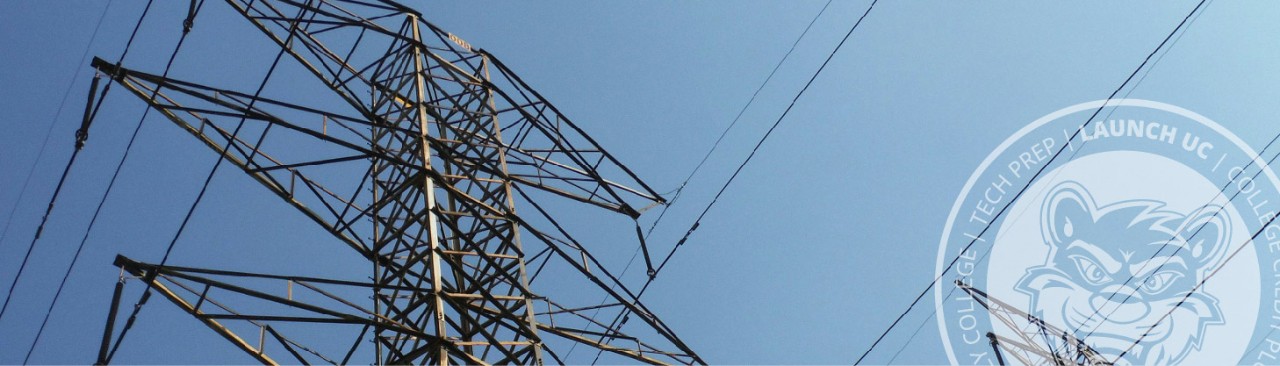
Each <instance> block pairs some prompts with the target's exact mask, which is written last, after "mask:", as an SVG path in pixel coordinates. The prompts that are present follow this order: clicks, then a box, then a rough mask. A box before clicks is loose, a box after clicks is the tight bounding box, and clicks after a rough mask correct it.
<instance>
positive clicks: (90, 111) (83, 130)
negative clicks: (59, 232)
mask: <svg viewBox="0 0 1280 366" xmlns="http://www.w3.org/2000/svg"><path fill="white" fill-rule="evenodd" d="M154 2H155V0H148V1H147V5H146V7H144V8H143V10H142V15H141V16H139V17H138V22H137V24H135V25H134V26H133V32H132V33H130V34H129V40H128V41H127V42H125V46H124V51H123V52H121V54H120V60H121V61H124V59H125V57H126V56H128V55H129V50H130V49H131V48H132V47H133V41H134V39H136V38H137V36H138V29H140V28H141V27H142V21H143V20H144V19H146V17H147V13H149V12H150V11H151V5H152V3H154ZM110 91H111V83H107V85H106V86H104V87H103V89H102V94H101V95H99V96H98V98H97V103H96V104H95V103H93V102H92V101H91V102H90V103H89V104H91V105H92V107H86V110H85V114H86V116H85V118H84V119H83V120H82V121H81V127H80V130H78V131H76V145H75V146H76V148H75V150H74V151H72V153H71V158H70V159H68V161H67V165H66V167H65V168H63V170H62V175H61V176H60V177H59V178H58V184H57V186H56V188H54V191H53V195H52V196H51V197H50V198H49V205H48V206H47V207H46V208H45V212H44V216H43V217H41V219H40V225H39V226H37V227H36V232H35V235H34V236H33V237H32V238H31V242H30V243H29V244H28V245H27V253H26V254H25V255H23V257H22V264H20V265H19V266H18V273H17V274H15V275H14V276H13V282H12V283H11V284H10V285H9V290H8V294H6V295H5V299H4V305H0V319H3V318H4V314H5V311H7V310H8V309H9V302H10V301H12V300H13V293H14V290H15V288H17V287H18V282H19V280H21V279H22V273H23V272H24V271H25V270H26V268H27V263H28V262H30V260H31V253H32V252H33V251H34V250H35V247H36V243H37V242H39V241H40V235H41V234H42V233H43V232H44V227H45V225H46V224H47V223H48V221H49V214H50V213H52V212H53V207H54V204H55V203H56V202H57V201H58V195H59V194H61V193H62V186H63V184H64V183H66V180H67V176H68V175H69V174H70V172H71V166H72V165H74V163H75V161H76V157H77V156H78V155H79V153H80V150H81V148H83V147H84V142H85V140H87V139H88V137H89V134H88V133H89V132H88V128H89V126H88V124H89V122H91V121H93V119H94V118H95V117H97V114H98V110H99V109H100V108H101V107H102V101H103V100H105V99H106V98H107V94H108V93H109V92H110Z"/></svg>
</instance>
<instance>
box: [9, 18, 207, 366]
mask: <svg viewBox="0 0 1280 366" xmlns="http://www.w3.org/2000/svg"><path fill="white" fill-rule="evenodd" d="M203 7H204V0H200V1H199V3H198V4H197V3H196V2H194V1H193V2H192V8H191V10H190V12H188V15H187V19H186V20H184V21H183V28H182V29H183V31H182V36H181V37H179V38H178V44H177V45H176V46H174V48H173V52H172V53H170V55H169V61H168V62H167V63H165V67H164V72H163V73H162V74H161V77H162V78H167V77H168V76H169V71H170V70H171V69H172V68H173V63H174V60H176V59H177V57H178V51H180V50H181V49H182V45H183V44H184V43H185V42H186V39H187V35H188V34H189V33H190V32H191V29H192V27H193V26H194V24H195V17H196V14H198V13H199V12H200V9H201V8H203ZM95 82H96V80H95ZM160 89H161V88H160V87H159V86H157V87H156V89H155V90H153V91H152V92H151V97H150V98H149V100H150V101H152V102H154V101H155V98H156V96H157V95H159V93H160ZM150 113H151V108H147V109H145V110H143V112H142V117H140V118H139V119H138V124H137V125H136V126H135V127H134V128H133V134H131V135H130V136H129V142H128V144H126V145H125V148H124V154H123V155H122V156H121V157H120V161H119V162H117V163H116V167H115V171H114V172H113V173H111V179H110V180H109V181H108V182H107V189H106V190H105V191H104V192H103V193H102V197H101V198H100V199H99V200H98V206H97V207H96V208H94V210H93V216H92V217H91V218H90V219H89V226H88V227H87V228H85V232H84V236H82V237H81V238H80V244H79V246H77V247H76V251H75V254H74V255H73V256H72V257H71V263H70V264H69V265H67V270H66V272H65V273H63V275H62V280H61V281H60V282H59V283H58V289H57V291H55V292H54V294H53V300H52V301H50V303H49V307H48V308H47V309H45V313H44V320H42V321H41V322H40V328H39V330H37V331H36V336H35V339H33V340H32V341H31V346H30V347H29V348H27V355H26V357H25V358H24V359H23V360H22V363H23V364H27V363H29V362H30V360H31V355H32V354H33V353H34V352H35V349H36V346H37V345H38V344H39V343H40V337H41V336H43V335H44V330H45V327H46V326H47V325H48V324H49V318H50V317H51V316H52V315H53V309H54V308H55V307H56V306H57V305H58V300H59V299H61V298H62V290H63V289H64V288H65V287H66V285H67V279H68V278H70V277H71V273H72V271H73V270H75V267H76V264H77V263H79V260H80V254H81V253H82V252H83V251H84V247H85V243H87V242H88V241H89V235H90V234H92V233H93V228H94V227H95V226H96V225H97V223H98V216H99V215H100V214H101V213H102V207H103V206H104V205H105V204H106V202H107V197H109V196H110V195H111V192H112V190H113V189H114V188H115V185H116V179H117V178H119V177H120V171H121V170H122V168H123V167H124V163H125V162H126V161H128V160H129V152H130V151H132V150H133V144H134V142H136V141H137V139H138V133H139V132H140V131H142V126H143V125H144V124H145V123H146V120H147V115H148V114H150Z"/></svg>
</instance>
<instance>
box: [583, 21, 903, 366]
mask: <svg viewBox="0 0 1280 366" xmlns="http://www.w3.org/2000/svg"><path fill="white" fill-rule="evenodd" d="M877 2H879V0H872V1H871V4H870V5H868V6H867V9H866V10H865V11H863V12H862V15H861V16H859V17H858V20H857V21H855V22H854V23H853V26H851V27H849V31H848V32H845V34H844V37H842V38H840V42H839V43H837V44H836V46H835V48H833V49H832V50H831V53H829V54H828V55H827V58H826V59H825V60H823V61H822V64H821V65H820V66H818V69H817V70H815V71H814V72H813V76H810V77H809V81H808V82H805V84H804V87H802V88H800V91H799V92H796V95H795V96H794V97H792V98H791V103H790V104H788V105H787V108H786V109H784V110H783V111H782V114H780V115H778V118H777V120H775V121H774V122H773V125H771V126H769V129H768V130H767V131H765V133H764V135H763V136H760V140H759V141H757V142H756V144H755V146H754V147H752V148H751V153H749V154H747V157H746V158H745V159H743V160H742V163H739V164H738V167H737V168H736V169H734V171H733V174H732V175H730V176H729V179H728V180H726V181H725V182H724V185H721V186H720V189H719V190H718V191H717V192H716V194H715V196H714V197H712V199H711V202H708V203H707V205H706V206H705V207H703V209H702V212H701V213H699V214H698V217H697V218H696V219H694V220H693V224H691V225H690V226H689V229H688V230H686V231H685V234H684V236H683V237H681V238H680V240H679V241H677V242H676V245H675V246H673V247H672V248H671V250H670V251H668V252H667V255H666V257H664V258H663V259H662V262H660V263H659V264H658V267H657V268H656V269H655V270H654V273H653V275H652V276H649V278H648V279H646V280H645V283H644V286H642V287H640V291H638V292H637V293H636V298H639V297H640V296H642V295H644V293H645V291H646V290H648V289H649V286H650V285H652V284H653V281H654V280H655V279H657V278H658V277H657V275H658V273H659V272H662V269H663V268H666V266H667V263H669V262H670V261H671V258H672V256H674V255H675V254H676V252H677V251H678V250H680V247H681V246H684V244H685V243H687V242H688V240H689V237H690V236H692V235H693V233H694V231H697V230H698V227H699V226H700V225H701V224H702V220H703V219H704V218H706V216H707V213H708V212H711V208H713V207H715V205H716V203H718V202H719V201H720V197H721V196H723V195H724V193H725V191H727V190H728V189H729V186H730V185H732V184H733V182H734V180H735V179H737V178H738V175H739V174H741V173H742V170H743V169H744V168H746V166H747V164H749V163H751V159H753V158H755V156H756V154H757V153H759V152H760V147H761V146H763V145H764V143H765V141H768V140H769V136H772V135H773V132H774V131H775V130H777V129H778V126H780V125H781V124H782V121H784V120H786V118H787V115H788V114H790V113H791V110H792V109H793V108H795V106H796V103H797V102H798V101H799V100H800V97H802V96H804V93H805V92H806V91H808V90H809V87H811V86H813V83H814V81H816V80H818V76H820V75H822V71H823V70H826V68H827V65H828V64H830V63H831V60H832V59H833V58H835V56H836V54H837V53H839V52H840V49H841V48H843V47H844V44H845V43H846V42H848V41H849V37H850V36H852V35H853V32H854V31H856V30H858V27H859V26H860V25H862V21H863V20H866V19H867V15H868V14H871V10H872V9H874V8H875V6H876V3H877ZM628 316H629V314H628V312H627V311H625V310H624V311H622V312H620V313H618V316H617V317H615V318H614V321H613V322H612V323H611V327H610V328H613V327H614V326H617V324H618V323H619V322H622V323H625V322H626V320H625V319H626V318H627V317H628ZM600 354H602V353H597V354H596V361H599V359H600V357H599V355H600ZM593 363H594V361H593Z"/></svg>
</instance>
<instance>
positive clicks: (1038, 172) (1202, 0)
mask: <svg viewBox="0 0 1280 366" xmlns="http://www.w3.org/2000/svg"><path fill="white" fill-rule="evenodd" d="M1204 3H1205V0H1200V2H1199V3H1198V4H1196V6H1195V8H1193V9H1192V10H1191V12H1190V13H1188V14H1187V15H1186V17H1183V18H1182V21H1181V22H1179V23H1178V26H1177V27H1174V28H1173V30H1172V31H1170V32H1169V34H1168V35H1166V36H1165V37H1164V39H1163V40H1161V41H1160V44H1159V45H1157V46H1156V48H1155V49H1154V50H1151V53H1148V54H1147V57H1146V58H1144V59H1143V60H1142V63H1141V64H1139V65H1138V67H1137V68H1135V69H1134V70H1133V72H1131V73H1129V76H1128V77H1127V78H1125V80H1124V82H1122V83H1120V86H1119V87H1116V89H1115V90H1114V91H1112V92H1111V95H1109V96H1107V99H1106V100H1107V101H1108V102H1109V101H1111V100H1112V99H1113V98H1115V96H1116V95H1117V94H1119V93H1120V91H1121V90H1124V88H1125V86H1127V85H1129V82H1130V81H1132V80H1133V78H1134V77H1135V76H1137V75H1138V73H1139V72H1141V71H1142V70H1143V68H1144V67H1146V65H1147V64H1148V63H1150V62H1151V60H1152V57H1154V56H1155V55H1156V54H1158V53H1159V52H1160V50H1161V49H1163V48H1164V46H1165V45H1166V44H1168V43H1169V40H1170V39H1172V38H1173V36H1174V35H1175V34H1177V33H1178V31H1180V30H1182V28H1183V26H1185V25H1186V24H1187V20H1188V19H1190V18H1191V16H1192V15H1194V14H1195V13H1196V12H1197V11H1199V10H1200V8H1201V6H1203V5H1204ZM1106 107H1107V103H1106V102H1104V103H1103V105H1102V106H1099V107H1098V109H1097V110H1094V112H1093V114H1092V115H1090V116H1089V118H1088V119H1086V120H1085V122H1084V123H1083V124H1081V125H1080V128H1077V129H1076V130H1075V132H1073V133H1072V134H1071V136H1069V137H1068V138H1067V143H1065V144H1063V145H1062V147H1060V148H1058V150H1057V151H1056V152H1054V153H1053V155H1052V156H1050V157H1049V160H1047V161H1045V162H1044V163H1043V164H1041V165H1040V168H1039V169H1037V170H1036V172H1035V174H1033V175H1031V178H1029V179H1028V180H1027V183H1026V185H1023V186H1022V188H1021V189H1019V190H1018V192H1017V193H1016V194H1014V195H1013V198H1012V199H1011V200H1009V202H1008V203H1006V204H1005V205H1004V206H1003V207H1002V208H1001V209H1000V211H998V212H996V213H995V215H993V216H992V217H991V220H989V221H988V222H987V224H986V225H985V226H984V227H983V229H982V231H979V232H978V234H977V235H975V236H974V238H973V240H970V241H969V244H967V245H965V246H964V248H963V249H961V250H960V252H961V253H964V252H966V251H968V250H969V249H970V248H972V247H973V245H974V244H976V243H977V242H978V239H979V238H981V237H982V236H983V235H984V234H986V233H987V231H989V230H990V229H991V227H992V225H993V224H994V223H995V222H996V221H997V220H999V219H1000V217H1001V216H1004V213H1005V212H1006V211H1008V209H1009V207H1012V206H1013V202H1016V201H1017V200H1018V198H1020V197H1022V195H1023V194H1025V193H1026V191H1027V189H1029V188H1030V187H1031V184H1032V183H1033V182H1035V180H1036V178H1039V177H1040V175H1042V174H1044V172H1045V171H1046V169H1047V168H1048V167H1049V165H1051V164H1052V163H1053V161H1054V160H1056V159H1057V158H1058V157H1059V156H1061V155H1062V153H1063V151H1066V149H1067V147H1069V146H1071V141H1073V140H1075V138H1076V137H1077V136H1079V135H1080V133H1081V131H1084V129H1085V128H1087V127H1088V126H1089V123H1091V122H1093V119H1094V118H1095V117H1097V116H1098V114H1099V113H1101V112H1102V110H1103V109H1104V108H1106ZM1082 145H1083V143H1082ZM959 260H960V256H959V255H957V256H956V257H955V258H952V260H951V261H950V263H948V264H947V266H946V267H945V268H943V270H942V271H941V272H939V273H938V275H937V277H934V279H933V280H932V281H930V282H929V285H928V286H925V288H924V290H923V291H920V294H919V295H917V296H916V297H915V299H913V300H912V301H911V304H909V305H908V306H907V309H906V310H904V311H903V312H902V313H901V314H899V315H898V317H897V318H895V319H894V320H893V322H892V323H890V324H889V327H888V328H887V329H885V330H884V332H882V333H881V334H880V336H879V337H876V340H875V341H874V342H872V343H871V346H870V347H868V348H867V350H866V352H863V353H862V356H860V357H858V360H857V361H855V362H854V364H855V365H856V364H860V363H862V360H863V359H865V358H866V357H867V355H869V354H871V351H872V350H875V348H876V346H877V345H879V344H880V342H881V341H883V340H884V337H885V336H887V335H888V334H889V332H890V331H892V330H893V328H894V327H896V326H897V325H898V323H900V322H901V321H902V318H903V317H905V316H906V315H907V313H910V312H911V310H913V309H915V306H916V304H919V303H920V300H921V299H923V298H924V297H925V295H927V294H928V293H929V291H931V290H933V287H934V286H936V285H937V284H938V281H940V280H941V279H942V277H943V275H945V274H946V273H947V272H949V271H950V270H951V269H952V268H954V267H955V265H956V263H957V262H959Z"/></svg>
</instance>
